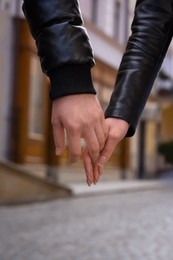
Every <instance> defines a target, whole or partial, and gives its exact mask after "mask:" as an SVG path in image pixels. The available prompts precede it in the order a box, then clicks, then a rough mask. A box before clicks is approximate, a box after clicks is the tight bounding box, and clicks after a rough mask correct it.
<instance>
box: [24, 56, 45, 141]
mask: <svg viewBox="0 0 173 260" xmlns="http://www.w3.org/2000/svg"><path fill="white" fill-rule="evenodd" d="M43 86H44V76H43V74H42V72H41V68H40V63H39V60H38V58H37V57H35V56H32V57H31V70H30V88H29V90H30V92H29V124H28V134H29V137H30V138H32V139H39V140H40V139H42V137H43V130H44V128H43V127H44V113H43V109H44V107H43V95H44V91H43Z"/></svg>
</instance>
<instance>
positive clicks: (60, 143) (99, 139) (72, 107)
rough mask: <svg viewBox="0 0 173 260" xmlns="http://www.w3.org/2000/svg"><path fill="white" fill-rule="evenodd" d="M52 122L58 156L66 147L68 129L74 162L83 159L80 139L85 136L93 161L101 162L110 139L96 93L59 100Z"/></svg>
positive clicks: (54, 106) (54, 107)
mask: <svg viewBox="0 0 173 260" xmlns="http://www.w3.org/2000/svg"><path fill="white" fill-rule="evenodd" d="M51 121H52V126H53V135H54V142H55V147H56V150H55V153H56V154H57V155H61V154H62V153H63V151H64V149H65V131H66V134H67V139H68V144H69V152H70V161H71V162H76V161H78V159H79V158H80V155H81V145H80V140H81V138H83V139H84V141H85V144H86V146H87V149H88V153H89V156H90V158H92V162H95V163H96V162H97V160H98V157H99V153H100V150H102V148H103V147H104V145H105V140H106V138H107V126H106V123H105V119H104V114H103V111H102V109H101V107H100V105H99V103H98V101H97V98H96V96H95V95H93V94H76V95H69V96H65V97H61V98H59V99H56V100H55V101H53V106H52V120H51Z"/></svg>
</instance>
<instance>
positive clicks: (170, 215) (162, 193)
mask: <svg viewBox="0 0 173 260" xmlns="http://www.w3.org/2000/svg"><path fill="white" fill-rule="evenodd" d="M172 188H173V187H172ZM172 259H173V189H171V187H169V188H167V189H166V188H163V189H160V190H153V191H141V192H131V193H122V194H111V195H110V194H109V195H104V196H103V195H102V196H93V197H91V196H90V197H83V198H70V199H60V200H56V201H51V202H46V203H41V204H32V205H23V206H15V207H14V206H13V207H1V208H0V260H172Z"/></svg>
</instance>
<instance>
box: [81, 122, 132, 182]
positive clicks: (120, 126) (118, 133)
mask: <svg viewBox="0 0 173 260" xmlns="http://www.w3.org/2000/svg"><path fill="white" fill-rule="evenodd" d="M105 122H106V125H107V127H108V137H107V140H106V142H105V146H104V148H103V149H102V150H101V152H100V155H99V159H98V161H97V164H93V163H92V160H91V157H90V154H89V153H88V151H87V149H85V151H84V153H83V164H84V168H85V172H86V178H87V183H88V185H89V186H90V185H91V184H92V183H97V182H98V180H99V178H100V175H101V174H102V171H103V167H104V165H105V163H106V162H107V161H108V160H109V158H110V157H111V155H112V153H113V151H114V149H115V147H116V146H117V144H118V143H119V142H120V141H121V140H122V139H123V138H124V137H125V135H126V133H127V131H128V128H129V124H128V123H127V122H126V121H124V120H122V119H119V118H107V119H106V120H105Z"/></svg>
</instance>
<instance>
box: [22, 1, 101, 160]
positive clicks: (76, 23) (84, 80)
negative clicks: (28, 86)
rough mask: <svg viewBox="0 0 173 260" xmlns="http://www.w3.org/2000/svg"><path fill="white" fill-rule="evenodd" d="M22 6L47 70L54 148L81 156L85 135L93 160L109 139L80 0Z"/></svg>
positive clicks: (43, 66)
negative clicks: (106, 137) (98, 97)
mask: <svg viewBox="0 0 173 260" xmlns="http://www.w3.org/2000/svg"><path fill="white" fill-rule="evenodd" d="M23 10H24V13H25V17H26V19H27V22H28V24H29V27H30V31H31V33H32V35H33V37H34V39H35V41H36V45H37V49H38V55H39V57H40V61H41V66H42V69H43V72H44V73H45V74H47V75H48V77H49V78H50V82H51V90H50V98H51V99H52V100H53V107H52V125H53V133H54V141H55V146H56V154H57V155H60V154H62V152H63V150H64V147H65V131H66V132H67V138H68V142H69V148H70V155H71V156H70V157H71V161H72V162H75V161H77V160H78V158H79V156H80V153H81V147H80V139H81V138H84V140H85V142H86V145H87V146H88V150H89V153H90V155H91V158H92V159H93V161H96V160H97V159H98V156H99V150H100V147H103V145H104V142H105V132H106V130H105V129H106V125H105V122H104V114H103V112H102V110H101V107H100V106H99V104H98V102H97V99H96V97H95V94H96V92H95V90H94V87H93V84H92V79H91V71H90V70H91V67H92V66H93V65H94V59H93V54H92V48H91V45H90V42H89V38H88V35H87V32H86V29H85V28H84V27H83V21H82V17H81V13H80V9H79V5H78V1H77V0H70V1H69V0H24V4H23Z"/></svg>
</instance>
